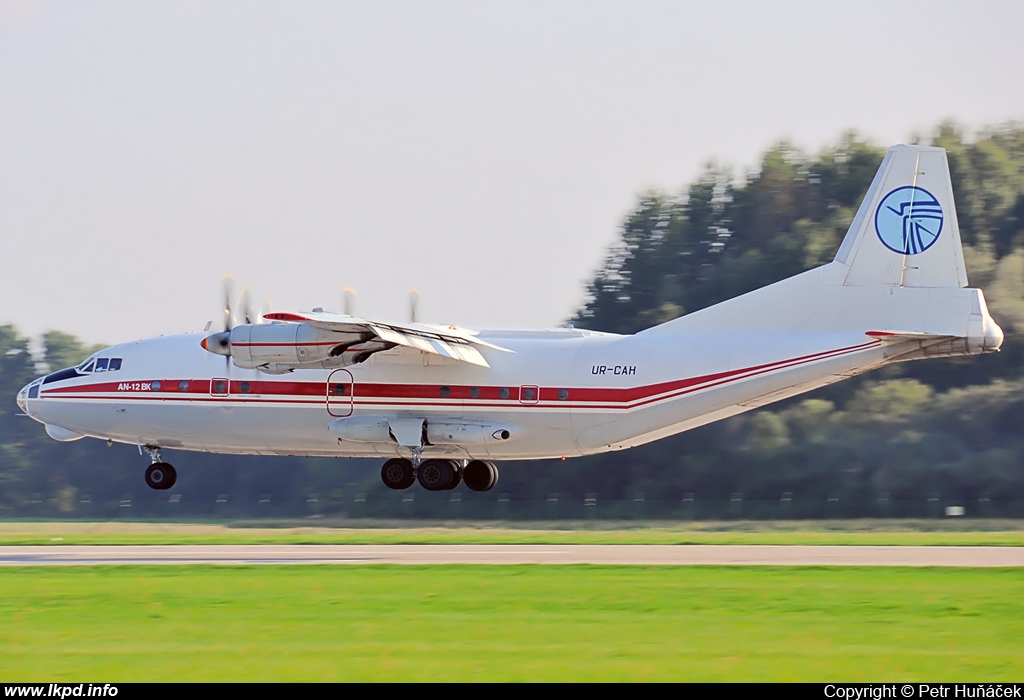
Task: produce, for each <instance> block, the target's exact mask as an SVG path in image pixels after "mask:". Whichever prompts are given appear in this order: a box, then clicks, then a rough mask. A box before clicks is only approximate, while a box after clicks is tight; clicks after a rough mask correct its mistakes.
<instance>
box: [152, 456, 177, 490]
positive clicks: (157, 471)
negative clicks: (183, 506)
mask: <svg viewBox="0 0 1024 700" xmlns="http://www.w3.org/2000/svg"><path fill="white" fill-rule="evenodd" d="M177 480H178V473H177V472H176V471H175V469H174V467H172V466H171V465H170V464H165V463H164V462H154V463H153V464H150V465H149V467H148V468H147V469H146V485H147V486H149V488H151V489H155V490H157V491H166V490H167V489H169V488H171V487H172V486H174V482H175V481H177Z"/></svg>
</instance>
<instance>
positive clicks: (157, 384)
mask: <svg viewBox="0 0 1024 700" xmlns="http://www.w3.org/2000/svg"><path fill="white" fill-rule="evenodd" d="M161 386H162V385H161V384H160V380H159V379H157V380H155V381H153V382H152V383H151V384H150V387H152V389H153V391H160V387H161Z"/></svg>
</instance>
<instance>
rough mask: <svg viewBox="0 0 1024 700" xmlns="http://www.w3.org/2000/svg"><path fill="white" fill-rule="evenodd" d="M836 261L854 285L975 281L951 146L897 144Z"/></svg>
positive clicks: (957, 284) (946, 284)
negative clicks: (963, 239) (956, 198)
mask: <svg viewBox="0 0 1024 700" xmlns="http://www.w3.org/2000/svg"><path fill="white" fill-rule="evenodd" d="M835 262H836V263H838V264H839V265H841V266H843V267H845V268H846V275H845V279H843V282H842V284H844V285H846V286H856V287H861V286H872V285H886V286H898V287H954V288H958V287H966V286H967V271H966V269H965V268H964V253H963V248H962V247H961V244H960V226H959V225H958V224H957V219H956V208H955V206H954V204H953V186H952V183H951V181H950V178H949V164H948V162H947V161H946V151H945V150H944V149H942V148H930V147H925V146H893V147H892V148H890V149H889V152H888V153H887V154H886V156H885V159H884V160H883V161H882V165H881V166H880V167H879V169H878V174H876V175H875V179H874V180H873V181H872V183H871V187H869V188H868V192H867V195H865V197H864V201H863V202H861V205H860V209H858V210H857V216H856V217H854V219H853V224H851V225H850V230H849V231H848V232H847V234H846V238H845V239H843V244H842V246H840V248H839V252H838V253H837V254H836V257H835Z"/></svg>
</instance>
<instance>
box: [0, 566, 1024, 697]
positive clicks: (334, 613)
mask: <svg viewBox="0 0 1024 700" xmlns="http://www.w3.org/2000/svg"><path fill="white" fill-rule="evenodd" d="M0 590H2V591H3V595H2V596H0V651H2V653H0V678H3V679H4V681H7V682H15V681H38V682H50V681H54V682H56V681H92V682H97V681H98V682H118V681H121V682H124V681H292V680H294V681H350V680H352V681H355V680H369V681H433V680H439V681H513V680H522V681H543V680H547V681H819V682H824V681H829V682H833V681H890V682H892V681H924V682H935V681H937V680H940V679H941V680H943V681H985V682H996V681H1019V680H1020V678H1021V677H1022V675H1024V655H1022V653H1021V640H1022V639H1024V596H1022V595H1021V593H1022V592H1024V570H1021V569H990V570H984V571H982V570H972V569H966V570H964V569H957V570H953V569H888V568H886V569H883V568H861V569H849V568H847V569H839V568H833V569H829V568H774V567H750V568H730V567H650V568H645V567H594V566H493V567H492V566H437V567H410V566H401V567H389V566H362V567H341V566H305V567H287V566H281V567H278V566H260V567H216V566H181V567H166V566H165V567H141V566H140V567H128V566H124V567H88V568H84V567H83V568H78V567H74V568H58V567H52V568H25V569H21V568H10V569H4V570H0Z"/></svg>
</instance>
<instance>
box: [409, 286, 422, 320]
mask: <svg viewBox="0 0 1024 700" xmlns="http://www.w3.org/2000/svg"><path fill="white" fill-rule="evenodd" d="M419 305H420V290H418V289H410V290H409V323H416V310H417V308H418V307H419Z"/></svg>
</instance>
